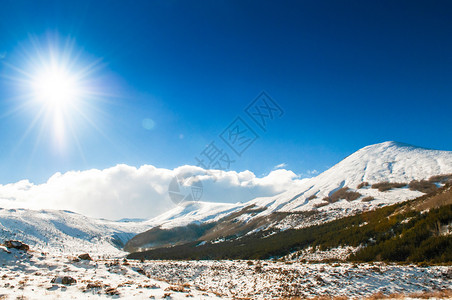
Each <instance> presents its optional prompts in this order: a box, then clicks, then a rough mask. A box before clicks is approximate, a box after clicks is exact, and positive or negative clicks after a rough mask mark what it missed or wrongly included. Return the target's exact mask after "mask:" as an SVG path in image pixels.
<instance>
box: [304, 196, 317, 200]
mask: <svg viewBox="0 0 452 300" xmlns="http://www.w3.org/2000/svg"><path fill="white" fill-rule="evenodd" d="M315 198H317V195H316V194H314V195H311V196H309V197H308V198H307V199H306V200H308V201H310V200H314V199H315Z"/></svg>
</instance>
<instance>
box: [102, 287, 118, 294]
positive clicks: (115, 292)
mask: <svg viewBox="0 0 452 300" xmlns="http://www.w3.org/2000/svg"><path fill="white" fill-rule="evenodd" d="M105 294H107V295H110V296H114V295H119V292H118V290H117V289H115V288H112V287H110V288H107V289H106V290H105Z"/></svg>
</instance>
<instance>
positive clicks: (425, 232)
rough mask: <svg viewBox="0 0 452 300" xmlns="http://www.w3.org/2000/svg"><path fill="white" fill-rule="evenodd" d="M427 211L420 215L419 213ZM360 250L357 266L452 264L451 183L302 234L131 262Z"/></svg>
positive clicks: (193, 246)
mask: <svg viewBox="0 0 452 300" xmlns="http://www.w3.org/2000/svg"><path fill="white" fill-rule="evenodd" d="M421 206H422V207H423V210H422V211H420V209H419V208H420V207H421ZM349 246H351V247H355V249H357V251H356V252H355V253H354V254H353V255H351V256H350V257H349V259H350V260H354V261H375V260H384V261H402V262H423V261H427V262H435V263H444V262H447V263H449V262H452V256H451V254H452V183H448V184H446V186H444V187H443V188H441V189H439V190H437V191H435V192H432V193H431V194H429V195H427V196H422V197H419V198H417V199H415V200H411V201H407V202H404V203H398V204H394V205H391V206H386V207H383V208H379V209H376V210H373V211H367V212H362V213H359V214H357V215H355V216H350V217H345V218H342V219H337V220H334V221H331V222H326V223H324V224H320V225H313V226H310V227H305V228H302V229H289V230H285V231H275V230H272V229H269V230H265V231H260V232H256V233H253V234H249V235H246V236H243V237H241V238H238V239H233V240H228V241H222V242H214V243H210V242H207V243H199V242H191V243H186V244H183V245H179V246H174V247H167V248H157V249H153V250H148V251H144V252H136V253H132V254H130V255H129V256H128V257H129V258H132V259H269V258H280V257H284V256H287V257H289V258H292V259H296V258H297V257H298V256H299V255H300V254H301V253H302V252H303V250H305V249H314V250H315V249H317V250H328V249H337V248H339V247H342V248H343V247H349Z"/></svg>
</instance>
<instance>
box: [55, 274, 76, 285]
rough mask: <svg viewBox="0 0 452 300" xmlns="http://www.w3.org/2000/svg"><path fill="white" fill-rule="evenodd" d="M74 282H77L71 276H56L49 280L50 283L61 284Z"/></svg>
mask: <svg viewBox="0 0 452 300" xmlns="http://www.w3.org/2000/svg"><path fill="white" fill-rule="evenodd" d="M76 282H77V280H75V279H74V278H72V277H71V276H58V277H54V278H53V279H52V280H51V281H50V283H61V284H65V285H71V284H73V283H76Z"/></svg>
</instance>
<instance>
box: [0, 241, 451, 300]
mask: <svg viewBox="0 0 452 300" xmlns="http://www.w3.org/2000/svg"><path fill="white" fill-rule="evenodd" d="M8 252H10V253H8ZM0 265H1V269H0V278H1V282H0V299H43V298H49V299H55V298H59V299H90V298H96V299H97V298H121V299H149V298H151V299H152V298H155V299H162V298H168V299H186V298H187V297H192V298H194V299H212V298H219V297H221V298H251V299H262V298H267V299H268V298H295V297H300V298H315V297H319V296H332V297H344V296H345V297H347V298H366V297H383V296H384V295H386V296H387V295H391V294H399V296H400V295H401V294H402V295H409V294H411V295H412V296H413V293H417V296H418V297H420V296H421V294H422V295H423V296H426V295H427V296H428V295H430V296H436V297H440V298H447V297H452V294H451V293H450V290H451V289H452V283H451V282H452V267H450V266H430V267H419V266H414V265H406V266H400V265H387V264H348V263H340V264H337V263H331V264H326V263H317V264H314V263H298V262H295V263H284V262H273V261H145V262H140V261H132V260H129V261H127V260H124V259H113V258H105V257H95V256H93V260H81V259H78V258H76V257H75V256H70V255H62V254H60V255H56V254H47V253H40V252H33V251H29V252H28V253H26V252H23V251H20V250H16V249H9V250H7V249H0ZM73 280H75V282H72V281H73ZM52 281H53V282H52ZM63 283H65V284H63ZM438 291H442V292H438Z"/></svg>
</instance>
